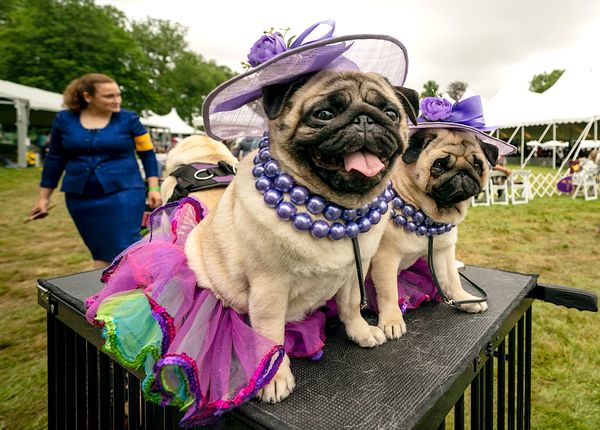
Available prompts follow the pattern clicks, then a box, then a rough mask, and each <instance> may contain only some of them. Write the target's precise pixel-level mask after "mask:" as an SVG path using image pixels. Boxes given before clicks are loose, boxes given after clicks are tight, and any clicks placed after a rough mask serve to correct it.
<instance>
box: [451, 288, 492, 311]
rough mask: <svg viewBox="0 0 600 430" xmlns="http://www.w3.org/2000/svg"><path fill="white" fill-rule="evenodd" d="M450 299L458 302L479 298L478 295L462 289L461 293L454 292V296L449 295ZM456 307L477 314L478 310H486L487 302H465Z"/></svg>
mask: <svg viewBox="0 0 600 430" xmlns="http://www.w3.org/2000/svg"><path fill="white" fill-rule="evenodd" d="M451 299H452V300H454V301H455V302H460V301H463V300H477V299H480V297H477V296H474V295H472V294H469V293H467V292H466V291H464V292H463V293H462V294H456V295H455V296H454V297H451ZM456 307H457V308H458V309H459V310H461V311H463V312H469V313H472V314H478V313H480V312H485V311H487V309H488V304H487V302H479V303H465V304H462V305H457V306H456Z"/></svg>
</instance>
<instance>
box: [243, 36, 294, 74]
mask: <svg viewBox="0 0 600 430" xmlns="http://www.w3.org/2000/svg"><path fill="white" fill-rule="evenodd" d="M286 50H287V47H286V45H285V41H284V40H283V37H282V36H281V34H280V33H273V34H265V35H263V36H261V38H260V39H258V40H257V41H256V42H255V43H254V45H252V48H250V53H249V54H248V62H249V63H250V65H251V66H252V67H256V66H258V65H259V64H261V63H264V62H265V61H267V60H270V59H271V58H273V57H274V56H276V55H278V54H281V53H282V52H283V51H286Z"/></svg>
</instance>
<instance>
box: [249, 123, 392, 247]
mask: <svg viewBox="0 0 600 430" xmlns="http://www.w3.org/2000/svg"><path fill="white" fill-rule="evenodd" d="M258 147H259V152H258V154H257V155H256V156H255V157H254V168H253V169H252V174H253V175H254V177H255V178H256V182H255V186H256V189H257V190H258V191H259V192H260V193H262V194H263V196H264V197H263V199H264V202H265V204H266V205H267V206H269V207H271V208H273V209H275V211H276V212H277V215H278V216H279V218H280V219H282V220H285V221H291V222H292V225H293V226H294V228H296V229H297V230H299V231H308V232H310V234H311V235H312V236H313V237H315V238H317V239H322V238H325V237H328V238H329V239H331V240H340V239H343V238H344V237H346V238H349V239H354V238H356V237H357V236H358V235H359V234H360V233H366V232H368V231H369V230H370V229H371V227H372V226H373V225H374V224H377V223H379V221H381V216H382V215H383V214H384V213H386V212H387V211H388V204H389V203H390V202H391V201H392V199H393V198H394V193H393V192H392V183H391V181H390V182H389V183H388V185H387V187H386V188H385V189H384V191H383V192H382V193H381V194H380V195H379V196H377V197H376V198H375V199H373V201H372V202H371V203H369V204H368V205H364V206H362V207H360V208H355V209H347V208H343V207H340V206H338V205H336V204H334V203H331V202H328V201H327V200H325V199H324V198H323V197H321V196H318V195H315V194H311V192H310V191H309V190H308V189H307V188H306V187H304V186H302V185H297V184H296V182H295V181H294V179H293V178H292V176H291V175H289V174H288V173H285V172H282V171H281V168H280V167H279V163H278V162H277V160H275V159H274V158H273V157H272V156H271V153H270V151H269V135H268V133H267V132H265V134H264V135H263V137H262V139H261V141H260V144H259V146H258ZM302 205H304V206H305V208H306V211H300V210H299V208H298V207H299V206H302ZM311 214H313V215H323V217H325V218H326V219H327V220H328V221H330V222H328V221H325V220H323V219H318V220H313V217H312V216H311Z"/></svg>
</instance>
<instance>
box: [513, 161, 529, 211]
mask: <svg viewBox="0 0 600 430" xmlns="http://www.w3.org/2000/svg"><path fill="white" fill-rule="evenodd" d="M530 174H531V171H530V170H513V171H512V173H511V174H510V176H509V182H510V201H511V203H512V204H513V205H518V204H523V203H529V199H530V198H531V185H530V183H529V175H530Z"/></svg>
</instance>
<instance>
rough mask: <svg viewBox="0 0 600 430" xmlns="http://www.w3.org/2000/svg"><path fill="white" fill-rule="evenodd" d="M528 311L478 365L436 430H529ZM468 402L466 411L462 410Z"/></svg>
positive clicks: (529, 311) (529, 359) (529, 334)
mask: <svg viewBox="0 0 600 430" xmlns="http://www.w3.org/2000/svg"><path fill="white" fill-rule="evenodd" d="M531 312H532V311H531V307H530V308H529V309H528V310H527V311H526V312H525V315H524V316H523V317H522V318H521V319H519V321H518V322H517V324H516V326H515V327H513V328H512V329H511V330H510V332H509V333H508V335H507V336H506V338H505V339H504V340H503V341H502V342H501V343H500V345H499V346H498V348H497V349H496V350H495V351H494V352H493V357H490V358H489V359H488V360H487V361H486V362H485V364H483V365H482V367H481V369H480V370H479V372H478V373H477V374H476V375H475V378H474V379H473V381H472V382H471V386H470V388H469V389H467V390H466V391H465V394H464V395H463V396H461V398H460V399H459V400H458V402H456V404H455V405H454V408H453V410H452V411H450V413H449V414H448V416H447V417H446V419H445V420H444V422H442V424H441V425H440V426H439V427H438V428H439V429H445V428H454V429H455V430H463V429H465V428H470V429H485V430H492V429H497V430H505V429H507V430H513V429H517V430H529V428H530V423H531ZM490 355H491V354H490ZM465 397H467V400H465ZM469 400H470V409H468V410H466V411H465V401H469ZM467 424H468V425H467Z"/></svg>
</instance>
